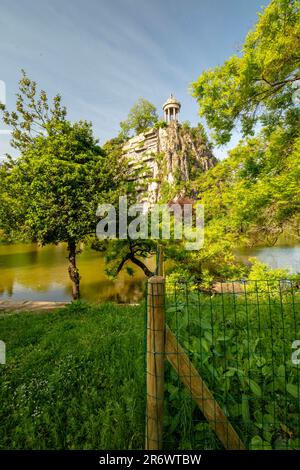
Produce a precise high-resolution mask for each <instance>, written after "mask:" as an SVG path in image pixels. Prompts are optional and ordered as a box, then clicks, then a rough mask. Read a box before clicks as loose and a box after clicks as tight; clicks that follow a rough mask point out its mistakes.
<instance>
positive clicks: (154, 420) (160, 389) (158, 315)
mask: <svg viewBox="0 0 300 470" xmlns="http://www.w3.org/2000/svg"><path fill="white" fill-rule="evenodd" d="M164 304H165V281H164V278H163V277H161V276H153V277H151V278H150V279H149V280H148V307H147V415H146V450H160V449H162V443H163V404H164V361H165V312H164V309H165V305H164Z"/></svg>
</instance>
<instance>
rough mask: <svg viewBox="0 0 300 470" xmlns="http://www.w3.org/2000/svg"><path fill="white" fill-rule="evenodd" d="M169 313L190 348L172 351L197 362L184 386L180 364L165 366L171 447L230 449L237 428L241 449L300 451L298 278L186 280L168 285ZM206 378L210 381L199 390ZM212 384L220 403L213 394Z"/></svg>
mask: <svg viewBox="0 0 300 470" xmlns="http://www.w3.org/2000/svg"><path fill="white" fill-rule="evenodd" d="M165 315H166V323H167V325H168V326H169V328H170V329H171V331H172V332H173V333H174V334H175V336H176V338H177V340H178V342H179V344H180V345H181V347H182V348H183V350H184V352H183V353H179V352H178V349H177V348H176V349H174V351H173V352H171V353H172V354H175V355H176V354H177V356H178V357H177V359H178V364H179V362H180V358H179V354H186V355H187V356H188V357H189V359H190V361H191V362H190V365H189V374H188V375H189V377H188V379H187V380H186V382H189V383H190V386H184V385H183V384H182V380H181V379H180V378H179V376H178V373H177V372H176V371H175V370H174V367H171V366H170V365H166V367H165V394H164V417H163V443H164V444H163V445H164V448H165V449H224V448H226V447H227V448H228V446H227V445H226V439H227V441H228V442H230V439H231V437H232V436H231V435H230V432H231V431H230V425H232V428H233V431H234V432H235V433H236V434H237V436H238V438H239V439H240V442H241V443H242V445H241V447H242V446H244V447H245V448H247V449H253V450H259V449H300V379H299V377H300V374H299V371H300V365H299V363H300V290H299V286H298V285H297V284H296V283H295V282H291V281H287V280H279V281H247V282H241V281H236V282H223V283H218V284H216V285H215V287H214V289H213V290H207V291H205V290H203V289H202V288H201V286H198V285H197V284H195V283H189V282H187V281H185V280H181V281H178V282H175V283H174V282H169V283H168V282H167V283H166V294H165ZM195 369H196V371H195ZM184 373H185V374H187V372H186V369H185V372H184ZM198 374H199V375H198ZM196 375H198V378H197V377H196ZM199 376H200V379H202V381H203V383H204V385H203V384H202V390H201V389H199V387H198V390H197V391H196V392H195V384H196V383H198V384H199V382H197V380H198V379H199ZM205 386H207V387H208V389H209V391H210V392H211V393H212V394H213V399H214V400H215V401H212V400H211V398H209V397H208V396H207V395H205V390H204V391H203V387H205ZM193 387H194V390H193ZM191 389H192V390H193V392H192V391H191ZM204 395H205V396H204ZM195 398H196V400H195ZM197 399H198V404H197V403H196V401H197ZM199 400H200V401H201V400H202V402H201V404H202V411H201V409H200V408H201V406H200V407H199V406H198V405H199ZM218 406H220V408H221V410H222V412H223V416H221V415H220V413H219V412H218ZM207 409H208V414H210V419H207V416H205V410H207ZM203 410H204V411H203ZM212 410H213V412H212ZM217 430H219V432H218V431H217ZM216 431H217V432H216ZM224 432H227V435H226V436H225V439H224V436H223V439H222V438H221V439H220V435H222V433H223V434H224Z"/></svg>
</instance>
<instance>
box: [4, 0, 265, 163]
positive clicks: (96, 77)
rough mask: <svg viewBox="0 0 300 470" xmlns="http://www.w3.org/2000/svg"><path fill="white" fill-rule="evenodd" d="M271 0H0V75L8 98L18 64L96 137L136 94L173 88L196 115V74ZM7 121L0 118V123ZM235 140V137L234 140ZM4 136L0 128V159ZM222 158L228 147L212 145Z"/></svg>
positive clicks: (240, 36)
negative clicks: (90, 126) (193, 92)
mask: <svg viewBox="0 0 300 470" xmlns="http://www.w3.org/2000/svg"><path fill="white" fill-rule="evenodd" d="M267 3H269V2H268V0H85V1H84V0H22V1H20V0H0V80H3V81H4V82H5V83H6V89H7V104H8V107H9V108H12V107H13V105H14V101H15V98H14V95H15V93H16V92H17V88H18V80H19V78H20V70H21V69H22V68H23V69H25V70H26V72H27V74H28V75H29V76H30V77H31V78H33V79H34V80H36V81H37V82H38V84H39V85H40V86H41V87H42V88H43V89H44V90H46V91H47V93H48V94H49V95H50V96H52V95H54V94H55V93H57V92H59V93H60V94H61V95H62V96H63V101H64V104H66V106H67V108H68V115H69V118H70V119H71V120H78V119H87V120H90V121H92V122H93V125H94V132H95V135H96V136H97V137H98V138H99V139H100V144H101V143H104V142H105V141H106V140H107V139H109V138H111V137H113V136H115V135H116V134H117V133H118V126H119V122H120V121H121V120H123V119H124V118H125V117H126V115H127V113H128V111H129V109H130V107H131V106H132V105H133V104H134V102H135V101H136V100H137V99H138V98H139V97H144V98H147V99H148V100H150V101H151V102H153V103H154V104H155V105H156V106H157V107H158V109H159V111H161V105H162V103H163V102H164V101H165V100H166V98H167V97H168V96H169V94H170V92H173V93H175V95H176V97H177V98H178V99H179V100H180V101H181V103H182V111H181V115H180V119H181V120H182V121H185V120H189V121H190V122H191V123H192V124H196V123H197V122H199V117H198V115H197V103H196V101H195V100H194V98H192V97H191V96H190V94H189V91H188V88H189V85H190V83H191V82H193V81H194V80H196V78H197V77H198V76H199V75H200V73H201V72H202V71H203V70H205V69H207V68H209V67H214V66H216V65H218V64H222V63H223V61H224V60H226V59H227V58H228V57H229V56H230V55H232V54H233V53H234V52H236V51H237V50H238V49H239V47H240V46H241V45H242V43H243V40H244V38H245V35H246V33H247V31H248V30H249V29H250V28H251V27H252V26H253V25H254V23H255V21H256V18H257V12H258V11H259V10H260V9H261V7H262V6H263V5H266V4H267ZM2 127H3V126H0V129H1V128H2ZM237 140H238V134H237V133H236V134H235V135H234V136H233V139H232V142H231V143H230V147H232V146H234V145H235V143H236V142H237ZM8 149H9V137H8V136H4V135H1V133H0V158H2V157H3V155H4V153H5V152H7V151H8ZM215 154H216V155H217V156H218V157H219V158H223V157H224V156H225V155H226V148H221V149H216V151H215Z"/></svg>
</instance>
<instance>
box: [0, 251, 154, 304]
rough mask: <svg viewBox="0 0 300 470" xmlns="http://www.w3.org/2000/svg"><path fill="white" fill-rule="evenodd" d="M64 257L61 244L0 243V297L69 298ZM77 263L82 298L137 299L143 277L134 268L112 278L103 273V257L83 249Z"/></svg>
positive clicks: (141, 292)
mask: <svg viewBox="0 0 300 470" xmlns="http://www.w3.org/2000/svg"><path fill="white" fill-rule="evenodd" d="M66 258H67V253H66V248H65V246H64V245H58V246H46V247H39V246H38V245H36V244H28V245H23V244H16V245H0V299H2V300H7V299H13V300H49V301H54V300H56V301H65V300H70V299H71V286H70V282H69V279H68V273H67V259H66ZM78 265H79V269H80V273H81V276H82V280H81V292H82V297H83V298H84V299H86V300H89V301H91V302H99V301H104V300H114V301H117V302H126V303H128V302H138V301H139V300H140V299H141V298H142V296H143V292H144V283H145V276H144V275H143V273H142V272H141V271H140V270H138V269H134V271H135V274H134V276H133V277H131V276H129V275H128V274H127V273H125V272H122V273H121V274H120V275H119V277H118V278H117V280H116V281H112V280H110V279H108V277H107V276H106V275H105V272H104V268H105V265H104V259H103V256H102V255H101V253H97V252H95V251H93V250H84V251H83V253H82V254H81V255H80V256H79V258H78Z"/></svg>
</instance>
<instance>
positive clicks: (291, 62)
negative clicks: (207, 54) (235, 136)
mask: <svg viewBox="0 0 300 470" xmlns="http://www.w3.org/2000/svg"><path fill="white" fill-rule="evenodd" d="M299 50H300V2H299V0H272V1H271V2H270V4H269V5H268V6H267V7H266V8H265V9H264V10H263V12H262V13H261V14H260V16H259V19H258V22H257V24H256V26H255V28H254V29H253V30H252V31H250V32H249V33H248V35H247V38H246V40H245V43H244V45H243V47H242V50H241V54H240V55H234V56H232V57H230V58H229V59H228V60H227V61H226V62H225V63H224V64H223V65H221V66H218V67H215V68H214V69H209V70H207V71H205V72H204V73H203V74H202V75H201V76H200V77H199V78H198V80H197V81H196V82H195V83H193V84H192V93H193V95H194V96H195V97H196V99H197V100H198V103H199V112H200V115H201V116H203V117H204V118H205V119H206V121H207V123H208V125H209V127H210V128H211V129H213V130H214V131H215V139H216V142H217V143H219V144H224V143H226V142H228V141H229V140H230V137H231V133H232V130H233V128H234V127H235V125H236V124H237V123H240V124H241V128H242V131H243V134H244V136H245V135H249V134H253V132H254V127H255V124H256V123H258V122H260V123H261V124H262V125H263V126H269V127H270V129H271V130H272V129H274V127H276V126H277V125H278V124H280V123H282V122H285V123H287V124H291V123H293V124H294V127H295V128H296V127H297V126H299V114H300V111H299V102H298V99H297V95H298V96H299V94H300V69H299V66H300V56H299Z"/></svg>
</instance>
